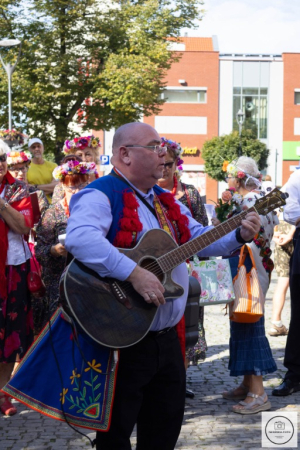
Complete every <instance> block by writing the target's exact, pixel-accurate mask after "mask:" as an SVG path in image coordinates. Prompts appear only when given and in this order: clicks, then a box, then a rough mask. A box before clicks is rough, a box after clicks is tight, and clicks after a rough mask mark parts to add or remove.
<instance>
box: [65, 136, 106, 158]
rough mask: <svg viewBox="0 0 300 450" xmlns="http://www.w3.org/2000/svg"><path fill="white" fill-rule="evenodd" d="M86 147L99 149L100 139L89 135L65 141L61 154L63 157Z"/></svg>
mask: <svg viewBox="0 0 300 450" xmlns="http://www.w3.org/2000/svg"><path fill="white" fill-rule="evenodd" d="M87 147H90V148H94V149H96V148H98V147H101V143H100V139H99V138H98V137H95V136H93V135H91V136H81V137H78V138H74V139H71V140H66V141H65V143H64V146H63V149H62V152H63V153H64V154H65V155H68V154H69V153H74V151H76V150H84V149H85V148H87Z"/></svg>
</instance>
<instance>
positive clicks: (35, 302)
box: [7, 150, 49, 335]
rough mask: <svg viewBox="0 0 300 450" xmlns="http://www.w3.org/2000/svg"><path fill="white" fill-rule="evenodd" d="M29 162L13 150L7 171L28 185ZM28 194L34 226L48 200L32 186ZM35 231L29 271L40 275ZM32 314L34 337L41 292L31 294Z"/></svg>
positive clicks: (40, 311)
mask: <svg viewBox="0 0 300 450" xmlns="http://www.w3.org/2000/svg"><path fill="white" fill-rule="evenodd" d="M30 162H31V153H30V152H26V151H24V152H23V151H21V150H20V151H19V150H14V151H10V152H9V153H8V154H7V166H8V170H9V172H10V173H11V175H12V176H13V177H15V178H16V180H19V181H22V182H23V183H25V184H27V185H28V180H27V172H28V168H29V165H30ZM28 190H29V193H30V194H32V193H34V192H35V193H36V195H37V208H36V209H37V211H35V209H34V208H33V211H34V212H35V213H34V222H35V223H34V225H35V226H36V225H37V223H38V222H39V219H40V217H41V216H42V215H43V214H44V212H45V211H46V209H47V208H48V207H49V202H48V199H47V197H46V195H45V193H44V191H42V190H41V189H37V188H36V187H35V186H33V185H31V184H30V185H28ZM35 236H36V234H35V229H33V230H31V232H30V234H29V238H28V246H29V248H30V251H31V254H32V258H31V259H30V265H31V270H32V271H33V272H37V273H38V274H39V275H41V269H40V265H39V263H38V262H37V260H36V258H35ZM31 301H32V313H33V326H34V335H37V334H38V333H39V332H40V330H41V318H42V317H43V311H44V296H43V294H41V292H36V293H32V295H31Z"/></svg>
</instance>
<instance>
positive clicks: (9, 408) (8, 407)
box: [0, 394, 18, 416]
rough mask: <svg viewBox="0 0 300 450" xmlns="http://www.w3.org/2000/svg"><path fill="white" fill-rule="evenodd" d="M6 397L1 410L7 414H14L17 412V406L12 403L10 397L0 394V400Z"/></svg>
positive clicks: (0, 407) (0, 406)
mask: <svg viewBox="0 0 300 450" xmlns="http://www.w3.org/2000/svg"><path fill="white" fill-rule="evenodd" d="M1 399H4V402H3V403H2V404H1V405H0V411H1V412H2V413H3V414H4V415H5V416H13V415H14V414H17V412H18V411H17V408H15V407H14V406H13V405H12V404H11V400H10V398H9V397H8V396H7V395H5V394H3V395H0V400H1Z"/></svg>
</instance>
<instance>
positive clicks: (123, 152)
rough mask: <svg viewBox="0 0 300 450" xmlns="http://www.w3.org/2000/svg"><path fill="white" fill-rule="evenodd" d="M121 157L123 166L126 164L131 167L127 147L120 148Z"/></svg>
mask: <svg viewBox="0 0 300 450" xmlns="http://www.w3.org/2000/svg"><path fill="white" fill-rule="evenodd" d="M119 155H120V160H121V161H122V162H123V164H126V166H129V165H130V156H129V150H128V148H127V147H124V146H122V147H120V148H119Z"/></svg>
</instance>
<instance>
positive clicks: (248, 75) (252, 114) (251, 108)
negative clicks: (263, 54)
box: [232, 61, 300, 139]
mask: <svg viewBox="0 0 300 450" xmlns="http://www.w3.org/2000/svg"><path fill="white" fill-rule="evenodd" d="M269 75H270V63H269V62H264V61H239V62H234V63H233V85H234V88H233V118H232V124H233V127H232V128H233V130H238V125H237V122H236V114H237V112H238V110H239V109H242V111H243V112H244V114H245V119H244V124H243V129H248V130H249V129H250V130H252V131H253V132H254V133H255V134H256V136H257V138H258V139H267V136H268V86H269ZM239 87H240V88H241V89H239ZM296 94H297V93H296V92H295V104H299V105H300V90H299V95H297V98H296Z"/></svg>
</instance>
